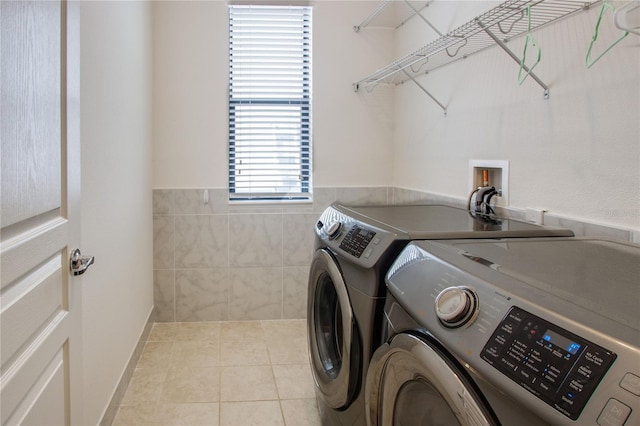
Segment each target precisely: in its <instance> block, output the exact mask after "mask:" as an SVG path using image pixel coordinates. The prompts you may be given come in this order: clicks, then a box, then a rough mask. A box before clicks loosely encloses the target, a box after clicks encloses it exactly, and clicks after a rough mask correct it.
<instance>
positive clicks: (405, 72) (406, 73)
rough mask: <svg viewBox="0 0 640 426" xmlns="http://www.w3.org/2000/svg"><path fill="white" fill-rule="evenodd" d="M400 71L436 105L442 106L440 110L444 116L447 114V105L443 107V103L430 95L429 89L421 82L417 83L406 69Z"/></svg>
mask: <svg viewBox="0 0 640 426" xmlns="http://www.w3.org/2000/svg"><path fill="white" fill-rule="evenodd" d="M402 72H403V73H404V74H405V75H406V76H407V77H408V78H409V79H410V80H411V81H413V82H414V83H415V84H416V86H418V87H419V88H420V90H422V91H423V92H424V93H426V94H427V96H429V97H430V98H431V100H432V101H433V102H435V103H437V104H438V106H439V107H440V108H442V111H444V116H445V117H446V116H447V107H445V106H444V105H442V104H441V103H440V102H439V101H438V100H437V99H436V98H434V97H433V95H432V94H431V93H429V91H428V90H427V89H425V88H424V87H423V86H422V84H420V83H418V82H417V81H416V79H415V78H413V77H412V76H411V74H409V73H408V72H407V71H406V70H402Z"/></svg>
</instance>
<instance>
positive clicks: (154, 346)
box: [137, 342, 174, 371]
mask: <svg viewBox="0 0 640 426" xmlns="http://www.w3.org/2000/svg"><path fill="white" fill-rule="evenodd" d="M173 345H174V343H173V342H147V343H146V344H145V345H144V349H143V350H142V354H141V355H140V359H139V360H138V365H137V368H155V369H163V370H165V371H166V370H167V368H169V362H170V361H171V354H172V353H173Z"/></svg>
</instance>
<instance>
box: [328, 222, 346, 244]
mask: <svg viewBox="0 0 640 426" xmlns="http://www.w3.org/2000/svg"><path fill="white" fill-rule="evenodd" d="M340 231H342V222H340V221H336V222H333V223H332V224H331V225H329V228H328V229H327V235H328V236H329V239H330V240H333V239H334V238H336V237H337V236H338V235H340Z"/></svg>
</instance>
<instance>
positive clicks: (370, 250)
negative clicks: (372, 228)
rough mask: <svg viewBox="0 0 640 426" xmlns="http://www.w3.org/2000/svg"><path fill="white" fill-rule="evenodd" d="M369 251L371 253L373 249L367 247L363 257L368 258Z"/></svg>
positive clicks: (369, 255)
mask: <svg viewBox="0 0 640 426" xmlns="http://www.w3.org/2000/svg"><path fill="white" fill-rule="evenodd" d="M371 253H373V249H372V248H368V249H367V250H366V251H365V252H364V257H365V259H368V258H369V257H371Z"/></svg>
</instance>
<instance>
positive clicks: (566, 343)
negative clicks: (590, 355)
mask: <svg viewBox="0 0 640 426" xmlns="http://www.w3.org/2000/svg"><path fill="white" fill-rule="evenodd" d="M542 338H543V339H544V340H545V341H546V342H549V343H551V344H553V345H555V346H558V347H560V348H562V349H564V350H565V351H567V352H569V353H570V354H571V355H575V354H577V353H578V351H579V350H580V348H581V346H582V345H580V343H576V342H572V341H571V340H569V339H567V338H566V337H564V336H561V335H560V334H558V333H556V332H554V331H552V330H547V331H545V333H544V335H543V336H542Z"/></svg>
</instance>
